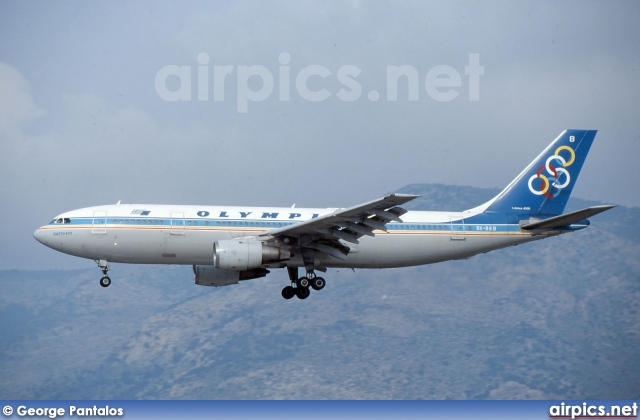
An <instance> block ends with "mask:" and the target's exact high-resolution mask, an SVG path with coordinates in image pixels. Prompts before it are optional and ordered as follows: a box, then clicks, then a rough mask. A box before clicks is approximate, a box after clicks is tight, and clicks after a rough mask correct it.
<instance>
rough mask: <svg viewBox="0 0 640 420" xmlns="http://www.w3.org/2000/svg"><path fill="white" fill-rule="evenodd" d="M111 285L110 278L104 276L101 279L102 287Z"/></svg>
mask: <svg viewBox="0 0 640 420" xmlns="http://www.w3.org/2000/svg"><path fill="white" fill-rule="evenodd" d="M110 284H111V279H110V278H109V276H104V277H102V278H101V279H100V286H102V287H109V285H110Z"/></svg>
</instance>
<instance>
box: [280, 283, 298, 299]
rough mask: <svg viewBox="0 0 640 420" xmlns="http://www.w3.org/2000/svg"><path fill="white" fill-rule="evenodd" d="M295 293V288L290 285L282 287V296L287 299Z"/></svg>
mask: <svg viewBox="0 0 640 420" xmlns="http://www.w3.org/2000/svg"><path fill="white" fill-rule="evenodd" d="M295 295H296V289H294V288H293V287H291V286H287V287H285V288H284V289H282V297H283V298H285V299H287V300H289V299H291V298H292V297H294V296H295Z"/></svg>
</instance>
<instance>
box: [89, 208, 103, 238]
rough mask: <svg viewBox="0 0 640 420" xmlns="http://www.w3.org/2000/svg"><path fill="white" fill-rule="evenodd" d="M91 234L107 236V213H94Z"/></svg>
mask: <svg viewBox="0 0 640 420" xmlns="http://www.w3.org/2000/svg"><path fill="white" fill-rule="evenodd" d="M91 233H92V234H94V235H106V234H107V212H106V211H94V212H93V221H92V222H91Z"/></svg>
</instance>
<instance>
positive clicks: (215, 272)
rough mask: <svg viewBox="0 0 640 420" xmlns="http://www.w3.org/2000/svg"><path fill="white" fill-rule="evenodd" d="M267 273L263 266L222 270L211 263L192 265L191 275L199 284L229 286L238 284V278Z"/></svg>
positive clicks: (253, 277)
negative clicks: (249, 268)
mask: <svg viewBox="0 0 640 420" xmlns="http://www.w3.org/2000/svg"><path fill="white" fill-rule="evenodd" d="M267 274H269V270H267V269H265V268H253V269H251V270H244V271H237V270H223V269H220V268H216V267H214V266H212V265H194V266H193V275H194V277H195V280H196V284H197V285H199V286H215V287H218V286H229V285H231V284H238V281H240V280H251V279H257V278H259V277H264V276H266V275H267Z"/></svg>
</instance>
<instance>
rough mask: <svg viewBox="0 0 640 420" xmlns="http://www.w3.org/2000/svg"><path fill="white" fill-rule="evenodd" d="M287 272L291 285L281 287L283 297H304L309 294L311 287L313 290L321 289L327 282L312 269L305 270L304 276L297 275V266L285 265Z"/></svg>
mask: <svg viewBox="0 0 640 420" xmlns="http://www.w3.org/2000/svg"><path fill="white" fill-rule="evenodd" d="M287 271H288V272H289V280H291V286H286V287H285V288H284V289H282V297H283V298H285V299H291V298H292V297H294V296H297V297H298V299H306V298H308V297H309V295H310V294H311V290H309V287H311V288H312V289H313V290H322V289H324V286H325V285H326V284H327V283H326V282H325V281H324V279H323V278H322V277H318V276H316V274H315V273H314V270H313V269H311V270H307V275H306V276H305V277H298V268H297V267H287Z"/></svg>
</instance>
